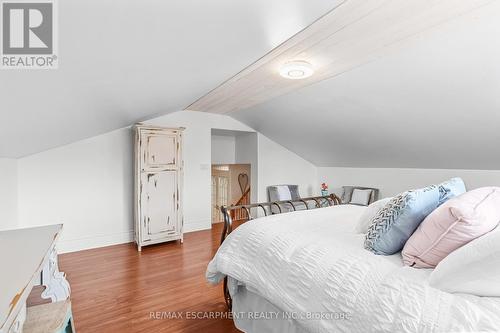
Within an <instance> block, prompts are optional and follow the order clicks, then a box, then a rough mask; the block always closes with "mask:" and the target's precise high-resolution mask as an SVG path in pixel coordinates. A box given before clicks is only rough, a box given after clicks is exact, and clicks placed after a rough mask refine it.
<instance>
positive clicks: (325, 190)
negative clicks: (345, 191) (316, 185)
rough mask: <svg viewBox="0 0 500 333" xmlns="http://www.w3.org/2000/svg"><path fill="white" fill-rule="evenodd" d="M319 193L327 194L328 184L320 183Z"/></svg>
mask: <svg viewBox="0 0 500 333" xmlns="http://www.w3.org/2000/svg"><path fill="white" fill-rule="evenodd" d="M321 195H328V184H327V183H321Z"/></svg>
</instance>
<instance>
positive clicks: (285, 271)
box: [207, 205, 500, 332]
mask: <svg viewBox="0 0 500 333" xmlns="http://www.w3.org/2000/svg"><path fill="white" fill-rule="evenodd" d="M364 209H366V208H364V207H358V206H351V205H341V206H336V207H331V208H322V209H316V210H311V211H300V212H293V213H286V214H280V215H273V216H269V217H264V218H260V219H256V220H253V221H250V222H247V223H245V224H244V225H242V226H240V227H238V228H237V229H236V230H235V231H233V232H232V233H231V234H230V235H229V237H228V238H227V239H226V241H225V242H224V244H223V245H222V246H221V247H220V249H219V251H218V252H217V254H216V255H215V257H214V258H213V260H212V261H211V262H210V264H209V265H208V269H207V279H208V281H209V282H211V283H218V282H220V281H221V280H222V279H223V278H224V276H226V275H227V276H230V277H232V278H234V279H236V280H237V281H239V283H242V284H244V285H246V286H248V287H249V288H250V289H251V290H253V291H255V292H256V293H258V294H259V295H261V296H263V297H264V298H266V299H267V300H269V301H270V302H271V303H273V304H274V305H276V306H277V307H278V308H280V309H282V310H284V311H287V312H290V313H292V314H295V315H296V314H298V315H297V316H296V319H297V321H298V322H299V323H300V324H301V325H302V326H303V327H304V328H305V329H306V330H308V331H310V332H473V331H474V332H477V331H481V332H485V331H486V332H500V298H481V297H475V296H470V295H459V294H449V293H446V292H442V291H440V290H437V289H434V288H432V287H430V286H429V285H428V278H429V274H430V270H419V269H414V268H409V267H403V264H402V261H401V257H400V255H399V254H397V255H394V256H389V257H385V256H376V255H374V254H372V253H370V252H369V251H366V250H365V249H363V239H364V235H362V234H355V233H354V231H353V230H354V225H355V223H356V221H357V219H358V218H359V216H360V215H361V214H362V212H363V211H364ZM464 269H467V268H466V267H464ZM311 313H313V314H321V313H323V314H326V316H330V317H328V319H319V320H318V319H310V318H309V317H308V314H311ZM331 314H339V315H341V316H344V315H346V316H347V317H348V319H345V318H344V317H342V318H340V319H331Z"/></svg>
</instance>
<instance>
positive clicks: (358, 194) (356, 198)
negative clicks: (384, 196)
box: [349, 188, 373, 206]
mask: <svg viewBox="0 0 500 333" xmlns="http://www.w3.org/2000/svg"><path fill="white" fill-rule="evenodd" d="M372 192H373V190H360V189H358V188H355V189H354V190H353V191H352V196H351V201H350V202H349V203H350V204H355V205H363V206H368V203H369V202H370V197H371V195H372Z"/></svg>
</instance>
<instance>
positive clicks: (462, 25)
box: [230, 2, 500, 169]
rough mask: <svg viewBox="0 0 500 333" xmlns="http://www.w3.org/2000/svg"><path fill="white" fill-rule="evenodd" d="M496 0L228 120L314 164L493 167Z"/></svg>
mask: <svg viewBox="0 0 500 333" xmlns="http://www.w3.org/2000/svg"><path fill="white" fill-rule="evenodd" d="M499 17H500V2H494V3H492V4H490V5H488V6H485V7H484V8H481V9H478V10H475V11H473V12H471V13H469V14H466V15H463V16H460V17H458V18H455V19H453V20H450V21H449V22H447V23H445V24H442V25H440V26H439V27H436V28H434V29H431V30H429V31H426V32H424V33H421V34H418V35H417V36H415V37H414V38H412V39H410V40H406V41H405V42H404V44H403V45H402V47H401V48H399V49H398V51H397V52H394V53H392V54H388V55H385V56H384V57H383V58H380V59H378V60H376V61H373V62H371V63H368V64H365V65H363V66H361V67H358V68H355V69H353V70H351V71H348V72H345V73H343V74H341V75H339V76H336V77H334V78H331V79H328V80H324V81H321V82H319V83H315V84H313V85H310V86H307V87H304V88H302V89H299V90H296V91H293V92H290V93H288V94H286V95H283V96H280V97H277V98H274V99H272V100H269V101H267V102H264V103H262V104H260V105H257V106H254V107H252V108H249V109H245V110H241V111H237V112H233V113H230V115H231V116H232V117H234V118H236V119H238V120H240V121H242V122H244V123H246V124H248V125H250V126H251V127H253V128H255V129H256V130H258V131H260V132H262V133H263V134H265V135H266V136H268V137H270V138H271V139H273V140H275V141H277V142H279V143H280V144H282V145H284V146H286V147H287V148H289V149H290V150H292V151H294V152H296V153H297V154H299V155H301V156H303V157H304V158H306V159H308V160H309V161H311V162H313V163H314V164H316V165H318V166H355V167H412V168H462V169H500V154H498V145H499V143H500V61H499V59H500V42H499V38H498V36H500V20H499V19H498V18H499Z"/></svg>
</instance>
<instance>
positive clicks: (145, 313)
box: [59, 224, 240, 333]
mask: <svg viewBox="0 0 500 333" xmlns="http://www.w3.org/2000/svg"><path fill="white" fill-rule="evenodd" d="M221 227H222V225H220V224H218V225H214V228H213V229H212V230H206V231H198V232H193V233H188V234H185V238H184V244H180V242H172V243H166V244H161V245H153V246H149V247H145V248H143V250H142V253H139V252H137V249H136V247H135V245H134V244H132V243H130V244H122V245H115V246H109V247H105V248H99V249H93V250H86V251H80V252H74V253H68V254H62V255H60V256H59V266H60V269H61V271H64V272H65V273H66V274H67V276H68V280H69V282H70V284H71V299H72V306H73V316H74V320H75V324H76V330H77V332H78V333H86V332H89V333H90V332H91V333H100V332H106V333H107V332H204V333H209V332H240V331H239V330H237V329H236V328H235V327H234V325H233V322H232V320H230V319H186V312H192V311H196V312H198V311H201V312H203V315H208V312H210V311H215V312H217V313H219V314H220V313H223V312H225V311H226V307H225V303H224V299H223V296H222V287H221V286H220V285H218V286H211V285H209V284H208V283H207V282H206V280H205V270H206V267H207V264H208V262H209V260H210V259H211V258H212V257H213V255H214V254H215V252H216V250H217V247H218V243H219V238H220V231H221ZM156 312H180V314H178V315H182V318H181V319H180V318H178V319H166V318H163V319H154V318H152V316H155V315H157V314H155V313H156ZM159 315H160V316H162V315H163V316H165V314H159Z"/></svg>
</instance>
